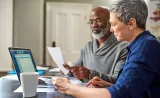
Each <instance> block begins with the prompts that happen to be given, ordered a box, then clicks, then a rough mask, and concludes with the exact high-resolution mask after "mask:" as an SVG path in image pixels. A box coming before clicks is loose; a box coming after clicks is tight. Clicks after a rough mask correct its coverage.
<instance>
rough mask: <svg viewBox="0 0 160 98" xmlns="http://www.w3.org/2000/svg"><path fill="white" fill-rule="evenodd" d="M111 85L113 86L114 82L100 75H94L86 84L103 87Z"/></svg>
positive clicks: (87, 85)
mask: <svg viewBox="0 0 160 98" xmlns="http://www.w3.org/2000/svg"><path fill="white" fill-rule="evenodd" d="M109 86H112V83H109V82H106V81H104V80H102V79H101V78H99V77H94V78H93V79H92V80H90V81H89V82H88V83H87V84H86V87H95V88H103V87H109Z"/></svg>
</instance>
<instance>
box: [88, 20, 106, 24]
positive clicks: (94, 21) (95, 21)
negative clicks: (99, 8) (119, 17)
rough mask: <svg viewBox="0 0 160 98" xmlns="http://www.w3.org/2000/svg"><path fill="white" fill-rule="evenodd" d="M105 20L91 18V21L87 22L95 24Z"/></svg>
mask: <svg viewBox="0 0 160 98" xmlns="http://www.w3.org/2000/svg"><path fill="white" fill-rule="evenodd" d="M103 22H104V21H102V20H100V19H96V20H90V21H89V22H87V24H89V25H93V24H101V23H103Z"/></svg>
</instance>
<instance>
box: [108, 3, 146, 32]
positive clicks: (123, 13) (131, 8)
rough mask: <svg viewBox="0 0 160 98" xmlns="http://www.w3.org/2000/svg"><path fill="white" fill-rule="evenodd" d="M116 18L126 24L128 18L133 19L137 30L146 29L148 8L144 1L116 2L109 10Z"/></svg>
mask: <svg viewBox="0 0 160 98" xmlns="http://www.w3.org/2000/svg"><path fill="white" fill-rule="evenodd" d="M110 12H114V13H116V14H117V18H118V19H119V20H120V21H122V22H123V23H125V24H127V23H128V22H129V19H130V18H135V20H136V23H137V26H138V27H139V28H143V29H146V20H147V16H148V7H147V5H146V3H145V1H144V0H118V1H117V2H116V3H115V4H113V5H112V6H111V8H110Z"/></svg>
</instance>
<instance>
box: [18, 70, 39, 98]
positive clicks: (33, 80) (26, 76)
mask: <svg viewBox="0 0 160 98" xmlns="http://www.w3.org/2000/svg"><path fill="white" fill-rule="evenodd" d="M38 77H39V75H38V72H22V73H20V80H21V86H22V91H23V96H24V97H33V96H36V92H37V86H38Z"/></svg>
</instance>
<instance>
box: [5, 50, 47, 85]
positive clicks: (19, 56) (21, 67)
mask: <svg viewBox="0 0 160 98" xmlns="http://www.w3.org/2000/svg"><path fill="white" fill-rule="evenodd" d="M8 49H9V52H10V55H11V58H12V61H13V65H14V68H15V70H16V73H17V76H18V79H19V81H20V73H21V72H38V70H37V68H36V64H35V61H34V58H33V55H32V52H31V50H30V49H25V48H13V47H9V48H8ZM38 84H44V85H45V81H43V80H41V79H39V82H38Z"/></svg>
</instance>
